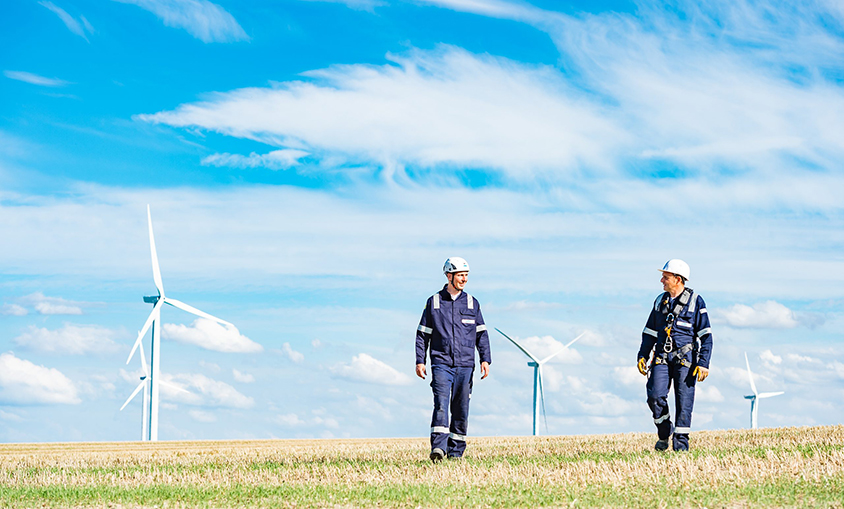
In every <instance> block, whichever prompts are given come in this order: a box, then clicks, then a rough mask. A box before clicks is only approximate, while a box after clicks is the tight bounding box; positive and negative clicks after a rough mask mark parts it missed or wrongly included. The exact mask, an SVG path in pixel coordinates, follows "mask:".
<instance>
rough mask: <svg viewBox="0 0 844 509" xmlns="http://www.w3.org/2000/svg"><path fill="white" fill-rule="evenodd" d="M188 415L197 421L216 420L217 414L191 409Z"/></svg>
mask: <svg viewBox="0 0 844 509" xmlns="http://www.w3.org/2000/svg"><path fill="white" fill-rule="evenodd" d="M188 415H189V416H191V418H192V419H193V420H195V421H197V422H216V421H217V416H216V415H214V414H212V413H211V412H206V411H204V410H189V411H188Z"/></svg>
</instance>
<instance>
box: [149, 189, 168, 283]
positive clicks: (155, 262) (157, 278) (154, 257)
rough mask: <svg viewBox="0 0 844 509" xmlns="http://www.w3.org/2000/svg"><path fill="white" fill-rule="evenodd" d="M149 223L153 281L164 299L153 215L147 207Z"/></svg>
mask: <svg viewBox="0 0 844 509" xmlns="http://www.w3.org/2000/svg"><path fill="white" fill-rule="evenodd" d="M147 221H148V223H149V251H150V255H151V256H152V279H153V281H155V288H156V289H157V290H158V294H159V295H161V296H162V297H164V283H162V282H161V268H160V267H159V266H158V253H157V252H156V251H155V237H154V236H153V234H152V215H151V214H150V212H149V205H147Z"/></svg>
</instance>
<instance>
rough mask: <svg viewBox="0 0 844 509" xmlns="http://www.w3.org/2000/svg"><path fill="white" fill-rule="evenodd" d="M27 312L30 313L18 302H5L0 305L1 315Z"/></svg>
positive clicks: (16, 314) (23, 314) (15, 314)
mask: <svg viewBox="0 0 844 509" xmlns="http://www.w3.org/2000/svg"><path fill="white" fill-rule="evenodd" d="M27 314H29V311H27V309H26V308H25V307H23V306H19V305H17V304H3V305H2V306H0V315H11V316H25V315H27Z"/></svg>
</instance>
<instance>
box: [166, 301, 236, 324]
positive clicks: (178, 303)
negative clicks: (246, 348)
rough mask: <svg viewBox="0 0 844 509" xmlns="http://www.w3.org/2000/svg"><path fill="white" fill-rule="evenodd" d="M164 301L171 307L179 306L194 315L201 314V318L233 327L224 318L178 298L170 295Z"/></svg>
mask: <svg viewBox="0 0 844 509" xmlns="http://www.w3.org/2000/svg"><path fill="white" fill-rule="evenodd" d="M164 302H165V303H167V304H170V305H171V306H173V307H176V308H179V309H181V310H182V311H187V312H188V313H191V314H194V315H196V316H201V317H202V318H207V319H209V320H214V321H215V322H218V323H221V324H223V325H231V326H232V327H234V325H232V324H231V323H229V322H227V321H225V320H221V319H219V318H217V317H216V316H212V315H209V314H208V313H206V312H205V311H200V310H198V309H196V308H195V307H193V306H189V305H187V304H185V303H184V302H182V301H180V300H176V299H171V298H170V297H167V298H166V299H164Z"/></svg>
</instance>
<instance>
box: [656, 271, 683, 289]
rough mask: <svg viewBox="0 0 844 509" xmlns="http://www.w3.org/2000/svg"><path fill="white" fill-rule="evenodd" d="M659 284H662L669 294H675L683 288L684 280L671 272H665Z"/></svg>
mask: <svg viewBox="0 0 844 509" xmlns="http://www.w3.org/2000/svg"><path fill="white" fill-rule="evenodd" d="M659 282H660V283H662V289H663V290H665V291H666V292H668V293H674V292H676V291H677V290H679V289H680V288H681V287H682V286H683V278H681V277H680V276H678V275H676V274H672V273H670V272H663V273H662V279H660V280H659Z"/></svg>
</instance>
